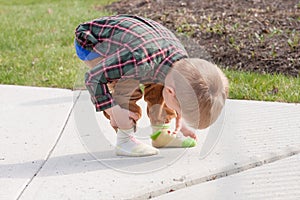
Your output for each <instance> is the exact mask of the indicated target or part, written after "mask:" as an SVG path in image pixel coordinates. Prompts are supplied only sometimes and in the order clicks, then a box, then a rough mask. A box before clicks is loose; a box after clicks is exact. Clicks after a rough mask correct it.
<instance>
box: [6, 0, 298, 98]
mask: <svg viewBox="0 0 300 200" xmlns="http://www.w3.org/2000/svg"><path fill="white" fill-rule="evenodd" d="M108 2H109V1H108V0H72V1H60V0H23V1H21V0H10V1H7V0H0V21H1V23H0V28H1V30H2V31H1V32H0V38H1V40H0V49H1V52H0V84H15V85H29V86H43V87H59V88H70V89H73V88H74V85H76V87H78V86H80V85H81V84H82V85H83V82H82V78H83V76H82V74H83V73H84V70H83V69H82V68H83V64H82V62H81V61H80V60H79V59H78V58H77V56H76V55H75V51H74V47H73V40H74V29H75V28H76V27H77V25H78V24H79V23H81V22H84V21H87V20H90V19H93V18H97V17H100V16H103V15H107V14H108V13H105V12H103V11H99V9H97V7H99V6H101V5H104V4H105V3H108ZM225 73H226V75H227V76H228V78H229V80H230V98H234V99H251V100H266V101H283V102H300V94H299V91H300V79H299V78H292V77H286V76H283V75H268V74H267V75H261V74H256V73H249V72H239V71H233V70H225ZM81 82H82V83H81Z"/></svg>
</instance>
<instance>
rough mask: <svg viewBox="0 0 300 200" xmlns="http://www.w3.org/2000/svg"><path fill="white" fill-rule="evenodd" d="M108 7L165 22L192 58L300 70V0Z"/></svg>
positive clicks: (135, 2) (131, 1)
mask: <svg viewBox="0 0 300 200" xmlns="http://www.w3.org/2000/svg"><path fill="white" fill-rule="evenodd" d="M105 9H108V10H110V11H111V12H113V13H116V14H125V13H126V14H135V15H140V16H144V17H147V18H150V19H153V20H155V21H158V22H160V23H162V24H163V25H165V26H166V27H168V28H169V29H171V30H172V31H174V32H176V33H177V35H178V37H179V38H180V39H181V40H182V42H183V44H184V45H185V46H186V48H187V50H188V52H189V54H190V56H191V57H201V58H206V59H210V60H211V61H213V62H215V63H217V64H218V65H221V66H223V67H226V68H231V69H241V70H247V71H256V72H260V73H283V74H286V75H290V76H295V77H299V75H300V1H299V0H120V1H118V2H114V3H112V4H110V5H107V6H106V7H105Z"/></svg>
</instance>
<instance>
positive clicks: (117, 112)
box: [105, 105, 138, 129]
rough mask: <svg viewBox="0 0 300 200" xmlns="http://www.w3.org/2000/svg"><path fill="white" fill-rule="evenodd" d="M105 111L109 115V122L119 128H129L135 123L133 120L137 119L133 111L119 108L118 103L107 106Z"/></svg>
mask: <svg viewBox="0 0 300 200" xmlns="http://www.w3.org/2000/svg"><path fill="white" fill-rule="evenodd" d="M105 112H106V113H107V114H108V115H109V116H110V124H111V125H112V126H113V127H118V128H120V129H130V128H132V127H133V126H134V125H135V122H134V121H137V120H138V116H137V115H136V114H135V113H133V112H130V111H129V110H126V109H124V108H121V107H120V106H119V105H116V106H114V107H112V108H109V109H107V110H105Z"/></svg>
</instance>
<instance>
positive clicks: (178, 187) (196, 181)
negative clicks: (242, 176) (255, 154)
mask: <svg viewBox="0 0 300 200" xmlns="http://www.w3.org/2000/svg"><path fill="white" fill-rule="evenodd" d="M298 154H300V149H297V150H293V151H290V152H287V153H284V154H281V155H278V156H273V157H269V158H266V159H264V160H261V161H256V162H253V163H249V164H247V165H244V166H239V167H236V168H233V169H228V170H225V171H222V172H217V173H215V174H211V175H209V176H204V177H199V178H195V179H191V180H188V181H184V182H181V183H177V184H174V185H172V186H168V187H166V188H162V189H159V190H153V191H151V192H149V193H146V194H143V195H140V196H136V197H134V198H130V200H141V199H152V198H154V197H158V196H161V195H164V194H167V193H170V192H175V191H178V190H181V189H185V188H188V187H191V186H194V185H199V184H202V183H206V182H209V181H214V180H217V179H220V178H224V177H227V176H231V175H234V174H239V173H241V172H245V171H247V170H250V169H254V168H258V167H261V166H263V165H267V164H271V163H274V162H276V161H280V160H283V159H286V158H289V157H292V156H295V155H298ZM128 200H129V199H128Z"/></svg>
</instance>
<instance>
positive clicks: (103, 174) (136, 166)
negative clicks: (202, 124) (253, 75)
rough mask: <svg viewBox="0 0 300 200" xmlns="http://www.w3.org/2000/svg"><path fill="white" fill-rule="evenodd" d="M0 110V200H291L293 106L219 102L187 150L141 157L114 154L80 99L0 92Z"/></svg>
mask: <svg viewBox="0 0 300 200" xmlns="http://www.w3.org/2000/svg"><path fill="white" fill-rule="evenodd" d="M139 103H140V104H141V105H142V106H144V103H143V102H139ZM0 109H1V112H0V199H1V200H2V199H3V200H10V199H22V200H27V199H28V200H29V199H30V200H32V199H38V200H39V199H51V200H52V199H72V200H73V199H80V200H81V199H88V200H89V199H93V200H95V199H101V200H102V199H104V200H105V199H149V198H154V199H183V198H185V199H284V200H285V199H300V105H299V104H286V103H271V102H257V101H238V100H228V101H227V103H226V107H225V109H224V112H223V115H222V117H220V118H219V119H218V121H217V122H216V124H214V126H212V127H211V128H209V129H206V130H203V131H198V136H199V145H198V146H197V147H195V148H191V149H161V150H160V154H159V155H157V156H152V157H143V158H127V157H118V156H115V155H114V151H113V149H114V142H115V134H114V132H113V130H112V128H111V127H110V126H109V123H108V121H107V120H106V119H105V118H104V117H103V116H102V114H101V113H95V112H94V109H93V107H92V105H91V103H90V100H89V95H88V94H87V92H86V91H70V90H64V89H53V88H51V89H50V88H35V87H22V86H8V85H0ZM138 128H139V129H138V133H137V136H138V137H139V139H141V140H144V141H145V142H149V143H150V140H149V134H150V129H149V122H148V121H147V119H146V117H144V118H142V119H141V120H140V121H139V124H138Z"/></svg>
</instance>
